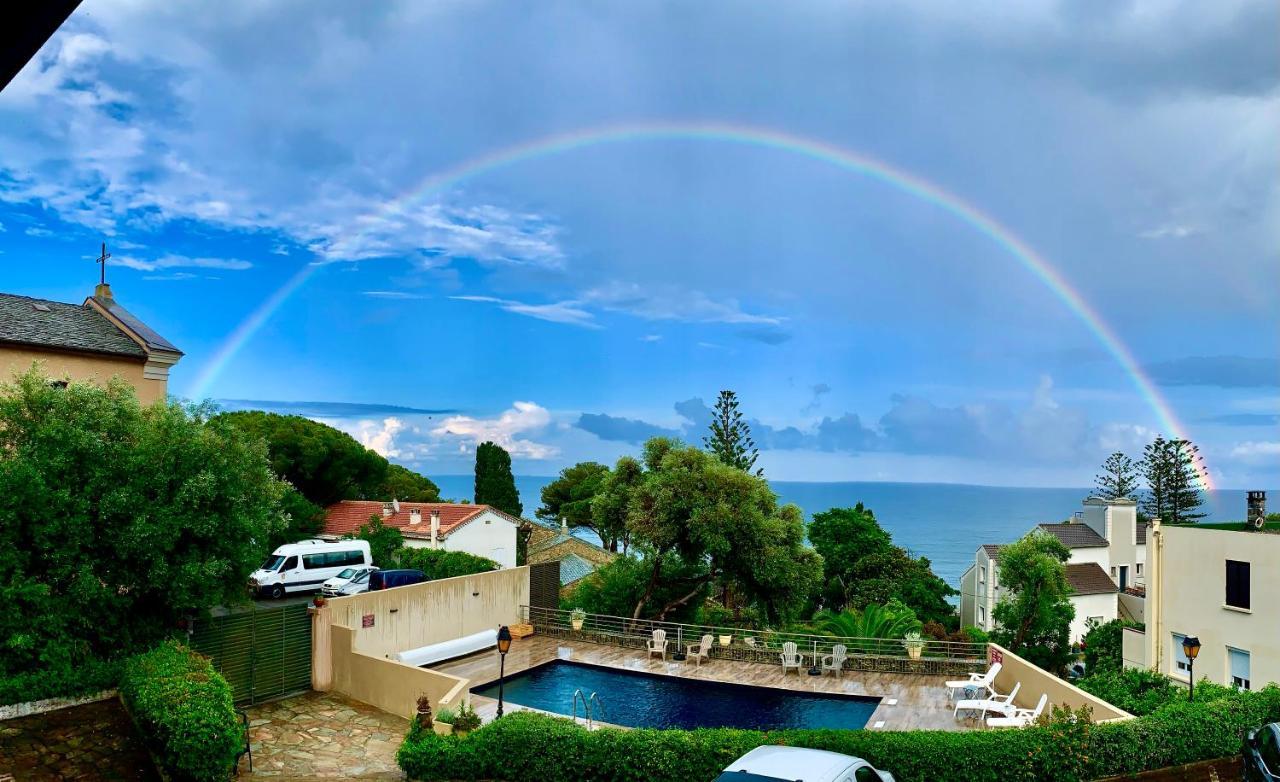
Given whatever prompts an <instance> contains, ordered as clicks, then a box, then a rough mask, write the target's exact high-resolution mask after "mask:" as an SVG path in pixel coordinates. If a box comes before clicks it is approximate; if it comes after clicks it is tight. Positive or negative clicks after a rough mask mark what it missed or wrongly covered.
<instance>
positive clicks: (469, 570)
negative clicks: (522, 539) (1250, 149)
mask: <svg viewBox="0 0 1280 782" xmlns="http://www.w3.org/2000/svg"><path fill="white" fill-rule="evenodd" d="M396 557H397V565H398V566H399V567H402V568H412V569H414V570H421V571H422V572H423V573H426V574H427V580H428V581H435V580H438V579H441V578H456V577H458V576H469V575H472V574H473V573H488V572H490V571H492V570H497V569H498V568H499V565H498V563H497V562H494V561H493V560H492V559H485V558H484V557H477V556H476V555H475V554H468V553H467V552H465V551H445V550H443V549H429V548H402V549H400V551H399V552H398V553H397V554H396Z"/></svg>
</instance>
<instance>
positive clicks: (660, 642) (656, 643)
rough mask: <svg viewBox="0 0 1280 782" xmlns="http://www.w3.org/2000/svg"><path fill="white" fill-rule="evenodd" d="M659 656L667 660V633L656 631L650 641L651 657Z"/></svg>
mask: <svg viewBox="0 0 1280 782" xmlns="http://www.w3.org/2000/svg"><path fill="white" fill-rule="evenodd" d="M655 654H656V655H659V656H661V657H662V659H663V660H666V659H667V631H666V630H654V631H653V638H650V639H649V656H650V657H653V656H654V655H655Z"/></svg>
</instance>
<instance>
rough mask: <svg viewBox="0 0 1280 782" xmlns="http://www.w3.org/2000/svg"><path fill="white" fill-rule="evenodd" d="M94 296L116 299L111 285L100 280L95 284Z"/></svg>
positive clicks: (109, 299) (108, 299) (102, 298)
mask: <svg viewBox="0 0 1280 782" xmlns="http://www.w3.org/2000/svg"><path fill="white" fill-rule="evenodd" d="M93 298H95V299H101V300H102V301H114V300H115V297H114V296H112V295H111V286H110V285H109V284H107V283H105V282H100V283H98V284H97V285H95V286H93Z"/></svg>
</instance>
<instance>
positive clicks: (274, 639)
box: [191, 602, 311, 704]
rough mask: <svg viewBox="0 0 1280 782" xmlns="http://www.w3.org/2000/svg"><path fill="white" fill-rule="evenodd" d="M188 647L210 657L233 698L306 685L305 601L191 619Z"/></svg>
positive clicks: (273, 694) (251, 698) (267, 695)
mask: <svg viewBox="0 0 1280 782" xmlns="http://www.w3.org/2000/svg"><path fill="white" fill-rule="evenodd" d="M191 647H192V648H193V649H195V650H196V651H198V652H200V653H201V654H205V655H208V656H209V657H210V658H211V659H212V660H213V667H214V668H215V669H217V671H218V672H219V673H221V674H222V676H223V677H224V678H225V679H226V680H227V682H228V683H229V684H230V685H231V691H232V694H233V696H234V698H235V701H236V703H237V704H241V703H258V702H259V701H264V700H270V699H271V698H279V697H281V696H284V695H288V694H290V693H294V692H300V691H303V690H309V689H311V616H310V615H309V614H308V613H307V604H306V603H303V602H299V603H294V604H292V605H283V606H271V607H269V608H263V607H259V606H258V605H257V604H256V603H255V604H253V605H252V606H251V607H248V608H242V609H241V608H237V609H231V610H227V611H219V612H217V615H215V616H212V617H210V618H209V619H206V620H204V621H197V622H196V623H195V629H194V632H193V633H192V635H191Z"/></svg>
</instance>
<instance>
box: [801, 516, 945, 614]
mask: <svg viewBox="0 0 1280 782" xmlns="http://www.w3.org/2000/svg"><path fill="white" fill-rule="evenodd" d="M809 541H810V542H811V543H812V544H813V547H814V549H815V550H816V551H817V552H818V554H820V555H821V556H822V563H823V569H824V584H825V586H824V589H823V594H822V601H823V605H824V606H826V607H827V608H828V609H829V610H832V611H840V610H842V609H845V608H851V609H854V610H855V611H860V610H862V609H864V608H866V607H867V606H869V605H874V604H883V603H887V602H889V601H890V600H891V599H897V600H901V601H902V602H903V603H905V604H906V605H907V606H909V607H910V608H911V610H912V611H914V612H915V613H916V615H917V616H918V617H919V618H920V619H921V621H924V622H938V623H940V624H942V625H944V626H946V627H949V628H952V629H954V628H955V627H956V626H957V624H958V621H959V620H958V617H957V616H956V612H955V609H954V608H953V607H952V606H951V604H950V603H948V602H947V598H948V597H949V596H951V595H954V594H956V591H955V590H954V589H952V588H951V586H949V585H948V584H947V582H945V581H943V580H942V579H941V578H938V576H936V575H934V573H933V569H932V567H931V564H930V562H929V560H928V559H927V558H925V557H920V558H918V559H916V558H912V556H911V555H910V554H908V553H907V551H906V550H905V549H903V548H901V547H899V546H895V545H893V539H892V537H891V536H890V535H889V533H888V532H886V531H885V530H884V528H883V527H881V526H880V524H879V522H878V521H876V517H875V514H874V513H873V512H872V511H871V509H870V508H867V507H866V506H864V505H863V504H862V503H858V504H857V505H855V506H854V507H852V508H832V509H830V510H827V511H823V512H822V513H815V514H814V516H813V520H812V521H811V522H810V523H809Z"/></svg>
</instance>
